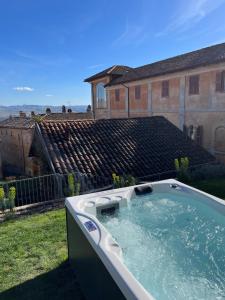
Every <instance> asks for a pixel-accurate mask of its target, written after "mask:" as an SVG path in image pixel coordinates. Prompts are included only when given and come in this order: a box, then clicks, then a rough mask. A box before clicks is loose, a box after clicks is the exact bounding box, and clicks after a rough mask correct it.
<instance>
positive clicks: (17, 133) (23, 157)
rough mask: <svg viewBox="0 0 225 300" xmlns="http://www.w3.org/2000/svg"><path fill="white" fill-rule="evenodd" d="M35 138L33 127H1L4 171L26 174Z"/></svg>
mask: <svg viewBox="0 0 225 300" xmlns="http://www.w3.org/2000/svg"><path fill="white" fill-rule="evenodd" d="M32 138H33V129H18V128H2V127H0V139H1V140H2V142H1V154H2V166H3V173H4V174H6V175H24V174H25V173H26V165H27V159H28V156H29V151H30V146H31V143H32Z"/></svg>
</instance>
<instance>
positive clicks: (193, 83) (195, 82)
mask: <svg viewBox="0 0 225 300" xmlns="http://www.w3.org/2000/svg"><path fill="white" fill-rule="evenodd" d="M197 94H199V75H193V76H190V77H189V95H197Z"/></svg>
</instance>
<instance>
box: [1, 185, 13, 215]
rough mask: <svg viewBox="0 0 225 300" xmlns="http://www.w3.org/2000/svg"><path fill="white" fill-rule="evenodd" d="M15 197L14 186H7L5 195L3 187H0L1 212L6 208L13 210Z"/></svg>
mask: <svg viewBox="0 0 225 300" xmlns="http://www.w3.org/2000/svg"><path fill="white" fill-rule="evenodd" d="M15 199H16V188H15V187H14V186H11V187H10V188H9V191H8V194H7V195H6V193H5V191H4V188H3V187H2V186H1V187H0V210H2V211H3V212H4V211H5V210H6V209H10V210H11V211H13V210H14V207H15Z"/></svg>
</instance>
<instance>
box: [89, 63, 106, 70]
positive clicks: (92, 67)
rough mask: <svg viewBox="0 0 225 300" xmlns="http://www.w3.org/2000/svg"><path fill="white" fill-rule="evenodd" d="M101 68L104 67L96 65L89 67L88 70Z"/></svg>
mask: <svg viewBox="0 0 225 300" xmlns="http://www.w3.org/2000/svg"><path fill="white" fill-rule="evenodd" d="M103 66H104V65H103V64H97V65H92V66H89V67H88V69H97V68H100V67H103Z"/></svg>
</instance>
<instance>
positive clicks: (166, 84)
mask: <svg viewBox="0 0 225 300" xmlns="http://www.w3.org/2000/svg"><path fill="white" fill-rule="evenodd" d="M162 97H169V80H164V81H162Z"/></svg>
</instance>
